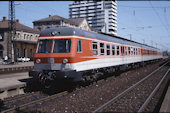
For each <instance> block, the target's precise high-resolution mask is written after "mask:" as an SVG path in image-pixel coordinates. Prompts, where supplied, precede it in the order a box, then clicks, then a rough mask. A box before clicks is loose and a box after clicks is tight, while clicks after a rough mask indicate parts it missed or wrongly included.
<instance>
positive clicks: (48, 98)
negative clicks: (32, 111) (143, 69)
mask: <svg viewBox="0 0 170 113" xmlns="http://www.w3.org/2000/svg"><path fill="white" fill-rule="evenodd" d="M165 65H166V64H164V65H162V67H159V68H157V69H156V70H155V71H153V72H152V73H151V74H149V75H148V76H152V74H154V73H156V72H157V71H158V70H159V69H161V68H163V67H164V66H165ZM161 73H163V72H161ZM145 78H146V79H147V77H145ZM145 78H144V79H145ZM148 78H150V77H148ZM102 81H104V80H100V81H98V83H100V82H101V83H103V82H102ZM143 81H144V80H143ZM143 81H142V80H141V82H143ZM138 85H140V83H138ZM133 87H137V86H134V85H133ZM134 89H135V88H134ZM78 90H80V91H81V92H84V91H85V90H86V88H78V89H76V91H77V92H78ZM132 90H133V89H131V90H129V91H127V92H129V93H130V92H132ZM74 93H75V92H74ZM39 94H40V92H37V94H33V96H34V95H35V96H38V95H39ZM67 94H68V92H66V91H64V92H61V93H58V94H54V95H51V96H49V95H46V96H44V97H42V98H37V99H36V100H33V101H30V102H25V103H24V104H21V105H16V106H12V107H10V108H7V109H5V110H3V111H1V112H2V113H9V112H16V111H23V110H25V109H29V108H32V107H33V106H37V105H41V104H40V103H43V102H47V103H48V102H50V101H51V100H54V99H55V98H58V97H61V96H64V95H67ZM125 95H126V94H122V95H121V96H117V97H118V98H119V99H120V98H122V97H123V96H125ZM33 96H31V94H30V96H25V97H21V98H20V97H18V99H19V101H20V100H25V98H29V97H33ZM64 97H68V96H64ZM17 101H18V100H7V101H6V102H5V101H4V103H5V104H8V103H9V104H10V103H11V102H12V103H14V102H15V103H16V102H17ZM115 101H116V100H114V101H111V103H108V104H107V105H106V104H105V106H104V108H101V109H98V110H97V111H94V112H100V111H105V110H106V111H107V108H108V106H109V105H111V104H112V103H113V102H115ZM146 103H148V102H146ZM38 110H39V109H38ZM28 111H29V110H28ZM119 112H120V111H119Z"/></svg>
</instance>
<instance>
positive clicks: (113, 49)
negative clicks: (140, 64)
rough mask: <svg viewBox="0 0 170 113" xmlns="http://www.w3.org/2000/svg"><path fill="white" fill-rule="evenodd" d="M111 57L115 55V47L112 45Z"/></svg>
mask: <svg viewBox="0 0 170 113" xmlns="http://www.w3.org/2000/svg"><path fill="white" fill-rule="evenodd" d="M112 55H115V45H112Z"/></svg>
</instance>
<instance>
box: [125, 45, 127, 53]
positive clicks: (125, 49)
mask: <svg viewBox="0 0 170 113" xmlns="http://www.w3.org/2000/svg"><path fill="white" fill-rule="evenodd" d="M125 55H127V47H125Z"/></svg>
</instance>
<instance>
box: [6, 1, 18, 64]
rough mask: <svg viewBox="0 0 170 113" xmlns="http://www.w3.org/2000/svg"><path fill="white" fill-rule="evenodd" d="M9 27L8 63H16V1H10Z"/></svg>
mask: <svg viewBox="0 0 170 113" xmlns="http://www.w3.org/2000/svg"><path fill="white" fill-rule="evenodd" d="M8 27H9V35H8V43H7V56H8V63H14V62H15V55H14V53H15V49H14V47H16V46H15V45H13V44H14V43H13V42H14V41H13V40H14V37H15V34H16V21H15V4H14V1H9V21H8Z"/></svg>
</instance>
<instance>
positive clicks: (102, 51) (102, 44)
mask: <svg viewBox="0 0 170 113" xmlns="http://www.w3.org/2000/svg"><path fill="white" fill-rule="evenodd" d="M100 55H104V43H100Z"/></svg>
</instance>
